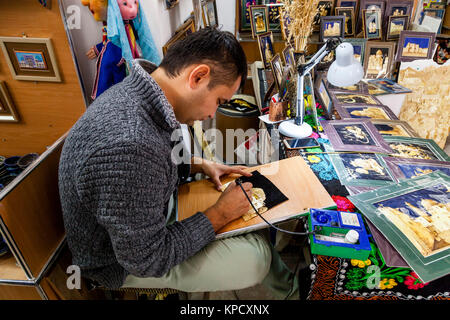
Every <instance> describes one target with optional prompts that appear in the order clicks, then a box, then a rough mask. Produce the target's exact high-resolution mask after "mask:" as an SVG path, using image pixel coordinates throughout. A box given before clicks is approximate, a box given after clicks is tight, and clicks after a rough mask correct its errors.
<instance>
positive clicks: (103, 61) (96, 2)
mask: <svg viewBox="0 0 450 320" xmlns="http://www.w3.org/2000/svg"><path fill="white" fill-rule="evenodd" d="M81 2H82V4H83V5H85V6H88V7H89V10H90V11H91V12H92V14H93V15H94V19H95V20H97V21H102V22H103V27H102V34H103V35H102V42H100V43H98V44H97V45H95V46H93V47H92V48H91V49H90V50H89V51H88V52H87V53H86V55H87V57H88V58H89V59H91V60H92V59H95V58H97V63H96V75H95V81H94V86H93V88H92V94H91V98H92V99H93V100H95V99H96V98H97V97H98V96H99V95H100V94H102V93H103V92H104V91H105V90H106V89H108V88H109V87H111V86H113V85H114V84H116V83H119V82H121V81H122V80H123V79H124V78H125V76H126V66H125V64H124V62H125V60H124V59H123V58H122V50H121V49H120V47H118V46H116V45H114V44H113V43H112V42H111V41H110V40H108V38H107V33H106V28H107V27H106V20H107V12H108V1H107V0H81Z"/></svg>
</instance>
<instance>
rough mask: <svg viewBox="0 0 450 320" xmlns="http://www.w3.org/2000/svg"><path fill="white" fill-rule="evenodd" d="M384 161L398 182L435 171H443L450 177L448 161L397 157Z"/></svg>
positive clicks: (386, 158) (387, 158)
mask: <svg viewBox="0 0 450 320" xmlns="http://www.w3.org/2000/svg"><path fill="white" fill-rule="evenodd" d="M384 160H385V161H386V164H387V166H388V168H389V169H390V171H391V172H392V174H393V175H394V176H395V177H396V179H398V180H404V179H411V178H415V177H419V176H423V175H425V174H429V173H432V172H435V171H441V172H442V173H445V174H446V175H448V176H450V163H449V162H447V161H439V160H423V159H405V158H395V157H385V158H384Z"/></svg>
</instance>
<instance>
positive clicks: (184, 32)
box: [162, 18, 195, 55]
mask: <svg viewBox="0 0 450 320" xmlns="http://www.w3.org/2000/svg"><path fill="white" fill-rule="evenodd" d="M193 32H195V23H194V19H193V18H190V19H188V20H187V21H186V22H185V23H183V24H182V25H181V26H180V27H179V28H178V29H177V30H176V31H175V34H174V35H173V36H172V38H170V39H169V41H167V42H166V44H165V45H164V46H163V48H162V51H163V55H166V53H167V50H168V49H169V47H170V46H171V45H173V44H174V43H175V42H177V41H180V40H182V39H184V38H186V37H187V36H188V35H189V34H191V33H193Z"/></svg>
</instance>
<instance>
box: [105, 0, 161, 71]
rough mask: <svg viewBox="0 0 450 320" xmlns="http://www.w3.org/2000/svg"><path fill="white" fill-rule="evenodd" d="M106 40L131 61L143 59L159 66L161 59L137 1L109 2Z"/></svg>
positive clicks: (110, 0)
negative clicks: (118, 48) (119, 49)
mask: <svg viewBox="0 0 450 320" xmlns="http://www.w3.org/2000/svg"><path fill="white" fill-rule="evenodd" d="M108 39H110V40H111V42H112V43H114V44H115V45H116V46H118V47H120V48H121V49H122V57H123V58H124V59H125V60H126V62H127V63H128V64H129V65H131V61H132V60H133V59H137V58H143V59H146V60H148V61H151V62H153V63H154V64H156V65H159V63H160V62H161V58H160V56H159V53H158V51H157V49H156V46H155V43H154V41H153V37H152V34H151V33H150V27H149V26H148V24H147V19H146V18H145V15H144V11H143V10H141V7H140V5H139V1H137V0H109V3H108Z"/></svg>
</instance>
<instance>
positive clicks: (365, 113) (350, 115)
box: [334, 104, 399, 120]
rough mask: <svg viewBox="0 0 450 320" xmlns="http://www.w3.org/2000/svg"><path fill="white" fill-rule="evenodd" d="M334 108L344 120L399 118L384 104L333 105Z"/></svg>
mask: <svg viewBox="0 0 450 320" xmlns="http://www.w3.org/2000/svg"><path fill="white" fill-rule="evenodd" d="M334 108H335V109H336V112H337V113H338V114H339V116H340V117H341V119H344V120H345V119H355V118H366V119H383V120H399V119H398V118H397V117H396V116H395V114H394V113H393V112H392V111H391V109H389V107H388V106H385V105H367V104H365V105H358V104H354V105H335V106H334Z"/></svg>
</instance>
